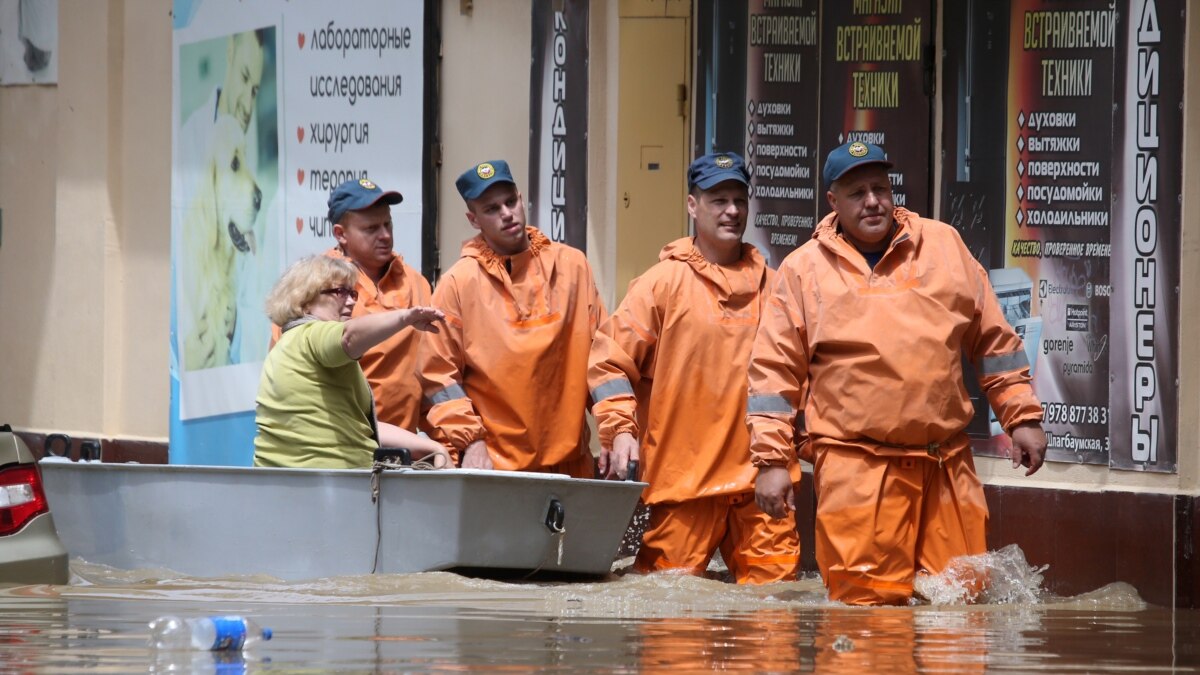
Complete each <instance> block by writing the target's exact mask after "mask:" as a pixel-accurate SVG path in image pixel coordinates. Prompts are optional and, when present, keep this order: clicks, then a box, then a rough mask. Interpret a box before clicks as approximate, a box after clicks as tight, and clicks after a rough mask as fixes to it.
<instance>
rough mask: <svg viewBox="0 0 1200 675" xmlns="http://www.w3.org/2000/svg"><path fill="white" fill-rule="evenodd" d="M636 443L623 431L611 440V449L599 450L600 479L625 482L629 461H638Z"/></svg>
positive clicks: (631, 436)
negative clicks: (613, 479) (614, 479)
mask: <svg viewBox="0 0 1200 675" xmlns="http://www.w3.org/2000/svg"><path fill="white" fill-rule="evenodd" d="M638 450H639V448H638V442H637V439H636V438H634V437H633V434H631V433H629V432H627V431H623V432H621V433H619V434H617V435H616V437H614V438H613V442H612V449H608V448H603V447H602V448H601V449H600V477H601V478H616V479H617V480H625V479H626V478H628V477H629V460H631V459H632V460H637V459H638Z"/></svg>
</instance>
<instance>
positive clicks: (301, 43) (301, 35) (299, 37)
mask: <svg viewBox="0 0 1200 675" xmlns="http://www.w3.org/2000/svg"><path fill="white" fill-rule="evenodd" d="M296 42H298V43H299V44H300V49H304V33H300V34H299V35H297V36H296Z"/></svg>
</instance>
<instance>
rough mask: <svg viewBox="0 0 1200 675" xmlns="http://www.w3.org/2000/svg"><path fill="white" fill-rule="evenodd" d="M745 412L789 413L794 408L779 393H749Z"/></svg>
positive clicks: (793, 410) (752, 413) (792, 411)
mask: <svg viewBox="0 0 1200 675" xmlns="http://www.w3.org/2000/svg"><path fill="white" fill-rule="evenodd" d="M746 412H747V413H749V414H751V415H754V414H768V415H769V414H779V415H790V414H792V413H794V412H796V410H795V409H794V408H792V404H791V403H788V400H787V399H786V398H784V397H782V396H780V395H779V394H751V395H750V398H749V399H747V400H746Z"/></svg>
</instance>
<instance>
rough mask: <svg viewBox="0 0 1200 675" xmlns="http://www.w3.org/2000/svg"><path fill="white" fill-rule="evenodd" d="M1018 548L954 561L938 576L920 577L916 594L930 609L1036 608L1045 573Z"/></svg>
mask: <svg viewBox="0 0 1200 675" xmlns="http://www.w3.org/2000/svg"><path fill="white" fill-rule="evenodd" d="M1049 567H1050V566H1049V565H1042V566H1041V567H1034V566H1032V565H1030V564H1029V563H1028V562H1027V561H1026V560H1025V553H1024V551H1022V550H1021V548H1020V547H1019V546H1017V545H1016V544H1009V545H1008V546H1005V547H1004V548H1002V549H1000V550H998V551H988V552H986V553H980V554H978V555H968V556H961V557H958V558H954V559H953V560H951V561H950V564H949V565H947V566H946V569H945V570H943V571H942V572H940V573H939V574H920V575H917V578H916V581H915V582H914V584H913V590H914V592H915V594H916V595H917V596H918V597H920V598H923V599H924V600H925V601H927V602H928V603H929V604H931V605H966V604H972V603H986V604H991V605H1011V604H1037V603H1038V602H1039V600H1040V599H1041V597H1042V573H1043V572H1045V571H1046V569H1048V568H1049Z"/></svg>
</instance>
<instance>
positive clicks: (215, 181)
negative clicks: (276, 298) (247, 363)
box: [181, 114, 262, 370]
mask: <svg viewBox="0 0 1200 675" xmlns="http://www.w3.org/2000/svg"><path fill="white" fill-rule="evenodd" d="M211 141H212V142H211V144H210V145H209V152H208V153H207V155H206V156H205V160H204V163H203V164H202V165H201V167H200V168H201V171H200V177H199V180H198V181H197V182H196V187H195V193H194V194H193V195H192V200H191V202H190V203H189V205H188V208H187V210H186V211H185V213H184V218H183V250H182V252H181V255H182V261H181V262H182V265H183V269H182V276H183V290H184V293H185V295H186V297H185V299H184V303H183V306H184V307H186V308H187V309H186V310H185V311H186V317H185V319H187V320H186V321H185V322H183V328H184V335H183V357H184V358H183V361H184V370H201V369H205V368H215V367H218V366H224V365H228V364H229V363H230V349H231V344H232V341H233V335H234V329H235V327H236V325H237V288H236V284H235V276H236V269H235V268H236V261H237V256H238V255H252V254H253V253H254V251H255V248H256V247H255V239H256V237H255V234H254V228H255V223H256V221H257V220H258V213H259V210H260V209H261V208H262V191H261V190H260V189H259V187H258V184H257V183H256V181H255V179H254V174H253V172H252V171H251V169H250V166H249V165H248V163H247V161H246V134H245V131H244V130H243V128H242V126H241V124H240V123H239V122H238V121H237V120H236V119H235V118H233V117H231V116H229V115H224V114H219V115H217V118H216V122H215V124H214V128H213V134H212V136H211Z"/></svg>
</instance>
